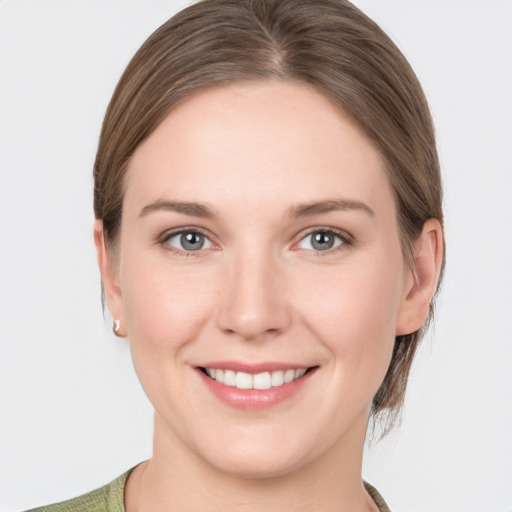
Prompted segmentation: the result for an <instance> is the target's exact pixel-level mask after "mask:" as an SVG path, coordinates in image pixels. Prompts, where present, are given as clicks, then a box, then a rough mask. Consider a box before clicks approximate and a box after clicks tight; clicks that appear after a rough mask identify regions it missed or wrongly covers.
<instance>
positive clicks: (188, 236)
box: [167, 231, 213, 251]
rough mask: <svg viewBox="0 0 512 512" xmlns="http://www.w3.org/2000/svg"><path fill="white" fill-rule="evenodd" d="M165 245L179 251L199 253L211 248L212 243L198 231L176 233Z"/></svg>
mask: <svg viewBox="0 0 512 512" xmlns="http://www.w3.org/2000/svg"><path fill="white" fill-rule="evenodd" d="M167 243H168V244H169V245H171V246H172V247H174V248H176V249H179V250H181V251H199V250H201V249H210V248H211V247H212V246H213V244H212V242H211V241H210V240H209V239H208V238H207V237H206V236H204V235H203V234H202V233H199V232H198V231H182V232H181V233H176V234H175V235H172V236H170V237H169V238H168V239H167Z"/></svg>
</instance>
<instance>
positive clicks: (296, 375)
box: [200, 366, 317, 389]
mask: <svg viewBox="0 0 512 512" xmlns="http://www.w3.org/2000/svg"><path fill="white" fill-rule="evenodd" d="M316 368H317V367H316V366H315V367H312V368H300V369H297V370H294V369H288V370H277V371H271V372H270V371H268V372H261V373H255V374H252V373H246V372H241V371H240V372H239V371H234V370H223V369H219V368H200V370H201V371H202V372H203V373H204V374H206V375H208V377H210V378H211V379H212V380H215V381H217V382H218V383H220V384H224V385H225V386H231V387H235V388H238V389H270V388H277V387H280V386H283V385H285V384H289V383H290V382H293V381H296V380H299V379H300V378H302V377H304V375H306V374H307V373H309V372H310V371H312V370H314V369H316Z"/></svg>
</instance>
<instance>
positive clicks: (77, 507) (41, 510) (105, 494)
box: [27, 468, 134, 512]
mask: <svg viewBox="0 0 512 512" xmlns="http://www.w3.org/2000/svg"><path fill="white" fill-rule="evenodd" d="M133 470H134V468H132V469H130V470H128V471H127V472H126V473H124V474H122V475H121V476H120V477H118V478H116V479H115V480H114V481H112V482H110V483H109V484H107V485H105V486H103V487H100V488H99V489H95V490H94V491H91V492H88V493H87V494H83V495H82V496H78V497H77V498H73V499H71V500H67V501H62V502H60V503H54V504H53V505H45V506H43V507H38V508H34V509H31V510H28V511H27V512H125V508H124V487H125V484H126V480H127V479H128V476H129V475H130V473H131V472H132V471H133Z"/></svg>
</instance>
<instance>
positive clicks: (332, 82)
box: [94, 0, 444, 432]
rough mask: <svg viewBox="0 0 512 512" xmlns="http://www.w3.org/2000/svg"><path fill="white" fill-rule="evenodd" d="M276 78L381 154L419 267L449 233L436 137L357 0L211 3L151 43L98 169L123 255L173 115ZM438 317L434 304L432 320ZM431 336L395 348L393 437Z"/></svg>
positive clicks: (109, 129) (103, 207)
mask: <svg viewBox="0 0 512 512" xmlns="http://www.w3.org/2000/svg"><path fill="white" fill-rule="evenodd" d="M272 79H281V80H287V81H295V82H298V83H303V84H308V85H310V86H312V87H314V88H315V89H316V90H318V91H319V92H321V93H322V94H324V95H325V96H326V97H328V98H329V99H330V100H331V101H332V102H334V103H335V104H336V105H338V106H339V107H340V109H342V110H343V111H344V112H345V113H346V114H348V115H349V116H350V117H351V118H352V120H353V121H354V122H355V123H356V124H357V125H358V126H359V128H360V129H361V130H362V132H363V133H364V134H365V135H366V136H367V137H368V138H369V139H370V140H371V141H372V142H373V143H374V144H375V146H376V147H377V148H378V150H379V151H380V153H381V154H382V156H383V158H384V160H385V162H386V164H387V173H388V177H389V180H390V183H391V186H392V189H393V191H394V194H395V200H396V205H397V217H398V218H397V221H398V227H399V232H400V238H401V243H402V250H403V253H404V257H405V258H406V260H407V261H411V257H412V252H411V251H412V243H413V242H414V240H415V239H416V238H417V237H418V236H419V235H420V233H421V231H422V228H423V225H424V224H425V222H426V221H427V220H428V219H430V218H435V219H438V220H439V221H440V222H441V224H442V223H443V213H442V189H441V177H440V169H439V161H438V155H437V150H436V143H435V135H434V128H433V124H432V120H431V116H430V112H429V108H428V105H427V101H426V99H425V96H424V94H423V91H422V89H421V86H420V84H419V82H418V80H417V78H416V76H415V74H414V72H413V70H412V69H411V67H410V65H409V63H408V62H407V60H406V59H405V57H404V56H403V55H402V53H401V52H400V50H399V49H398V48H397V47H396V46H395V44H394V43H393V42H392V41H391V39H390V38H389V37H388V36H387V35H386V34H385V33H384V32H383V31H382V30H381V29H380V28H379V27H378V25H376V24H375V23H374V22H373V21H372V20H370V19H369V18H368V17H367V16H366V15H365V14H363V13H362V12H361V11H360V10H359V9H357V8H356V7H354V6H353V5H352V4H351V3H350V2H348V1H347V0H203V1H200V2H197V3H195V4H193V5H192V6H190V7H188V8H186V9H184V10H182V11H181V12H179V13H178V14H177V15H175V16H174V17H173V18H171V19H170V20H168V21H167V22H166V23H164V24H163V25H162V26H161V27H160V28H159V29H157V30H156V31H155V32H154V33H153V34H152V35H151V36H150V37H149V38H148V39H147V41H146V42H145V43H144V44H143V45H142V47H141V48H140V49H139V50H138V51H137V53H136V54H135V56H134V57H133V58H132V60H131V61H130V63H129V64H128V66H127V68H126V70H125V72H124V74H123V75H122V77H121V79H120V81H119V83H118V85H117V87H116V90H115V92H114V95H113V97H112V100H111V102H110V104H109V107H108V109H107V112H106V115H105V119H104V122H103V127H102V131H101V136H100V141H99V147H98V152H97V155H96V161H95V164H94V183H95V187H94V212H95V215H96V218H98V219H102V220H103V226H104V233H105V238H106V242H107V244H108V246H109V248H110V250H111V251H114V252H115V247H116V242H117V239H118V236H119V228H120V224H121V215H122V206H123V187H124V176H125V173H126V171H127V168H128V166H129V163H130V158H131V156H132V155H133V153H134V151H135V150H136V148H137V147H138V146H139V145H140V144H141V143H142V142H143V141H144V140H145V139H147V138H148V137H149V135H151V133H152V132H153V131H154V130H155V129H156V127H157V126H158V125H159V124H160V122H161V121H163V119H164V118H165V117H166V116H167V114H168V113H169V112H170V111H171V110H172V109H173V108H174V107H176V106H177V105H178V104H179V103H180V102H182V101H184V100H185V99H187V98H189V97H190V96H192V95H193V94H195V93H197V92H199V91H202V90H205V89H208V88H211V87H214V86H218V85H222V84H228V83H233V82H247V81H262V80H272ZM443 266H444V261H443ZM432 314H433V304H432V305H431V310H430V315H429V321H430V320H431V317H432ZM427 323H428V322H427ZM425 328H426V326H425V327H424V328H422V329H420V330H419V331H417V332H414V333H411V334H409V335H407V336H400V337H397V339H396V340H395V346H394V351H393V356H392V360H391V364H390V367H389V369H388V372H387V374H386V376H385V379H384V381H383V383H382V385H381V387H380V389H379V390H378V392H377V394H376V395H375V397H374V400H373V407H372V415H373V416H374V417H378V416H380V417H384V418H385V419H386V420H387V423H386V425H387V428H385V429H384V431H385V432H387V431H388V430H389V429H390V428H391V426H392V424H393V422H394V420H395V419H396V418H397V417H398V413H399V411H400V408H401V405H402V403H403V400H404V396H405V389H406V383H407V378H408V375H409V371H410V368H411V364H412V360H413V357H414V354H415V352H416V348H417V346H418V343H419V341H420V340H421V337H422V335H423V331H424V330H425Z"/></svg>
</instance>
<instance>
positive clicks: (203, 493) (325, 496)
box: [125, 415, 377, 512]
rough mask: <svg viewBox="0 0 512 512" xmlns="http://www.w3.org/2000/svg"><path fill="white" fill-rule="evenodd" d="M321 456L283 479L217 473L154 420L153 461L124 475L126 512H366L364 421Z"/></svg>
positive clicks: (370, 503) (369, 508) (369, 503)
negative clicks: (125, 481) (128, 474)
mask: <svg viewBox="0 0 512 512" xmlns="http://www.w3.org/2000/svg"><path fill="white" fill-rule="evenodd" d="M361 420H362V421H361V425H354V427H356V428H352V429H351V430H350V431H348V432H346V434H345V435H344V436H343V439H341V440H340V442H339V443H338V444H337V445H335V446H334V447H333V448H332V449H330V450H328V452H327V453H324V454H322V455H321V456H320V457H316V458H315V459H314V460H313V461H309V462H306V463H303V464H301V465H300V466H298V467H296V468H293V469H292V470H290V471H287V472H283V474H278V475H273V476H271V477H261V476H258V477H250V476H246V475H236V474H235V475H233V474H230V473H226V472H223V471H219V470H218V469H217V468H216V467H214V466H213V465H212V464H210V463H208V462H206V461H204V460H203V459H201V458H200V457H198V455H197V454H196V453H194V452H193V451H191V450H190V449H188V447H186V446H184V445H183V443H181V442H179V441H178V440H177V439H176V438H175V436H174V435H173V434H172V433H171V432H169V430H168V428H167V427H166V425H165V422H164V421H163V420H162V419H161V418H160V417H159V416H158V415H155V435H154V455H153V457H152V458H151V459H150V460H149V461H147V462H146V463H143V464H141V465H140V466H139V467H137V468H136V470H135V471H134V472H133V473H132V475H130V478H129V480H128V483H127V487H126V491H125V502H126V510H127V512H146V511H149V510H151V511H152V512H160V511H162V512H163V511H169V510H179V511H180V512H199V511H201V512H203V511H205V510H208V511H212V512H214V511H215V512H216V511H219V512H220V511H225V510H237V511H240V512H261V510H262V509H264V510H265V512H277V511H279V512H282V510H283V509H286V510H303V511H309V510H314V511H315V512H316V511H322V512H331V511H332V512H334V511H336V512H340V511H350V512H363V511H364V512H368V511H376V510H377V508H376V506H375V504H374V503H373V501H372V500H371V498H370V497H369V496H368V494H367V493H366V491H365V489H364V487H363V484H362V478H361V464H362V456H363V446H364V434H365V430H366V418H362V419H361Z"/></svg>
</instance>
